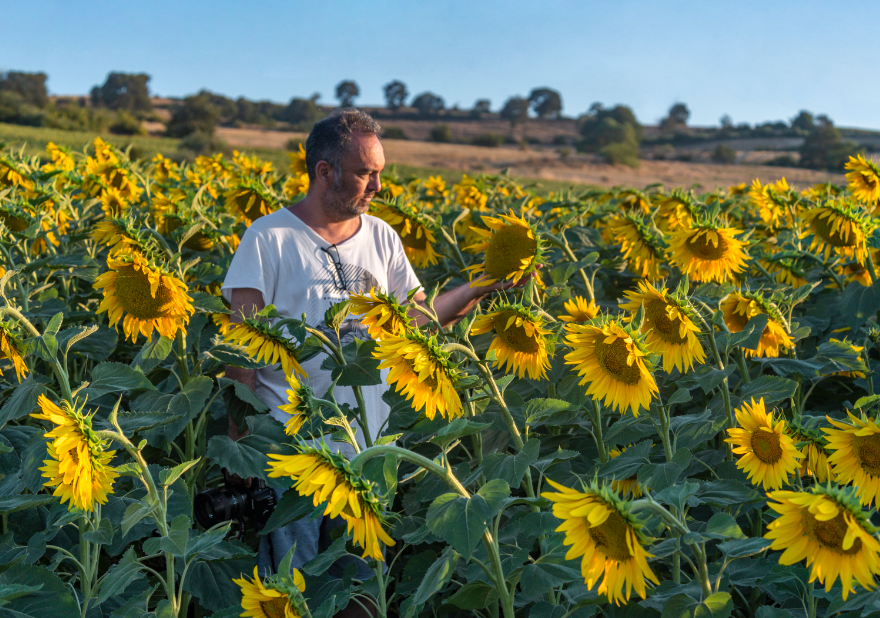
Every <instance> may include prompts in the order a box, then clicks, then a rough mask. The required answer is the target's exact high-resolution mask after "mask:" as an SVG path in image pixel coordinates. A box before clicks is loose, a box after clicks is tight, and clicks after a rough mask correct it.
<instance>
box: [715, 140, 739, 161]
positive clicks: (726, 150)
mask: <svg viewBox="0 0 880 618" xmlns="http://www.w3.org/2000/svg"><path fill="white" fill-rule="evenodd" d="M712 162H713V163H722V164H725V165H733V164H734V163H736V150H734V149H733V148H731V147H730V146H728V145H727V144H718V145H717V146H715V150H713V151H712Z"/></svg>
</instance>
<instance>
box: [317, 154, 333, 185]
mask: <svg viewBox="0 0 880 618" xmlns="http://www.w3.org/2000/svg"><path fill="white" fill-rule="evenodd" d="M333 173H334V170H333V166H332V165H330V164H329V163H327V162H326V161H323V160H322V161H318V164H317V165H316V166H315V177H316V180H319V181H321V182H323V183H324V184H325V186H329V185H330V183H331V182H332V181H333Z"/></svg>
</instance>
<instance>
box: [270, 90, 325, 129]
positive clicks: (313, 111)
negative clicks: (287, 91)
mask: <svg viewBox="0 0 880 618" xmlns="http://www.w3.org/2000/svg"><path fill="white" fill-rule="evenodd" d="M319 97H320V95H312V97H311V98H310V99H291V100H290V103H288V104H287V107H285V108H284V110H283V111H282V112H281V113H280V114H279V116H278V119H279V120H283V121H284V122H289V123H290V124H291V125H293V126H294V128H296V129H299V130H301V131H310V130H311V129H312V125H313V124H315V123H316V122H318V121H319V120H320V119H321V118H323V117H324V113H323V112H322V111H321V108H320V107H318V104H317V100H318V98H319Z"/></svg>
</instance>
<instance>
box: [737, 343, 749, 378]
mask: <svg viewBox="0 0 880 618" xmlns="http://www.w3.org/2000/svg"><path fill="white" fill-rule="evenodd" d="M735 360H736V366H737V368H738V369H739V376H740V378H741V379H742V382H743V384H748V383H749V382H751V381H752V376H750V375H749V369H748V365H747V364H746V353H745V352H744V351H743V349H742V346H736V358H735Z"/></svg>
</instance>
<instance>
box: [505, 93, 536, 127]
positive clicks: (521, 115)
mask: <svg viewBox="0 0 880 618" xmlns="http://www.w3.org/2000/svg"><path fill="white" fill-rule="evenodd" d="M499 115H500V116H501V118H502V120H507V121H508V122H510V130H511V131H513V128H514V127H515V126H516V125H518V124H519V123H521V122H523V121H524V120H525V119H526V118H528V117H529V100H528V99H526V98H523V97H520V96H512V97H510V98H509V99H507V101H505V102H504V106H503V107H502V108H501V112H500V113H499Z"/></svg>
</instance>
